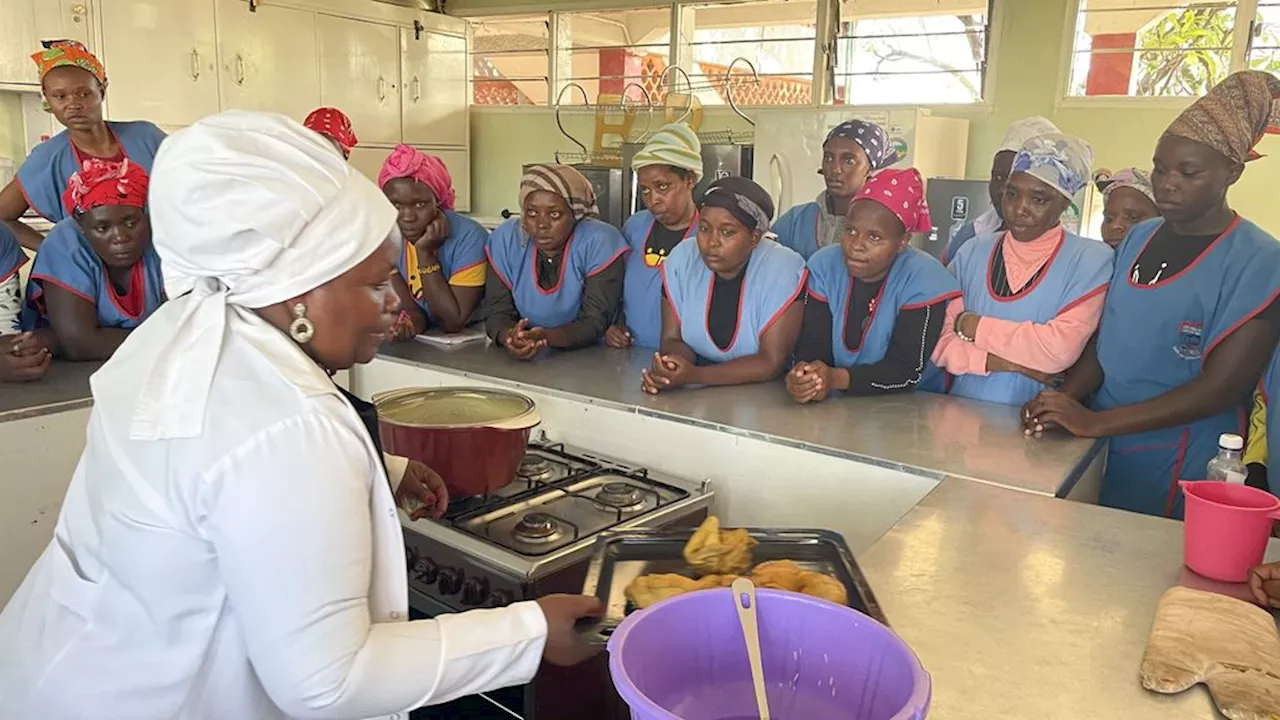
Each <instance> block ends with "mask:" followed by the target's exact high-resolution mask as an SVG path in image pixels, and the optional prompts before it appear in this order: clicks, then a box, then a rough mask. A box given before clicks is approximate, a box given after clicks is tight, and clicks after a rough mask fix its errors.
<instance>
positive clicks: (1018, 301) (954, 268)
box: [950, 231, 1115, 406]
mask: <svg viewBox="0 0 1280 720" xmlns="http://www.w3.org/2000/svg"><path fill="white" fill-rule="evenodd" d="M1005 235H1006V234H1005V233H1003V232H1001V233H994V234H991V235H984V236H981V237H976V238H974V239H973V240H970V241H969V242H967V243H965V245H964V246H963V247H961V248H960V251H959V252H958V253H956V258H955V259H954V260H952V261H951V272H953V273H954V274H955V276H956V277H957V278H958V279H959V280H960V289H961V290H962V291H963V292H964V306H965V309H966V310H972V311H973V312H976V313H978V314H979V315H983V316H990V317H993V318H1000V319H1002V320H1011V321H1013V322H1030V323H1047V322H1049V321H1050V320H1052V319H1054V318H1055V317H1057V316H1058V315H1060V314H1062V313H1063V312H1064V311H1066V310H1069V309H1071V308H1072V307H1074V306H1075V305H1077V304H1078V303H1079V302H1080V301H1081V300H1083V299H1084V298H1086V297H1087V296H1089V295H1091V294H1093V293H1094V292H1095V291H1098V290H1099V288H1104V287H1106V285H1107V282H1108V280H1110V278H1111V271H1112V264H1113V263H1114V262H1115V255H1114V254H1113V253H1112V252H1111V248H1110V247H1108V246H1107V244H1106V243H1103V242H1100V241H1098V240H1090V239H1088V238H1082V237H1080V236H1079V235H1074V234H1072V233H1069V232H1065V231H1064V233H1063V237H1062V240H1061V241H1060V242H1059V243H1058V248H1057V249H1056V250H1054V251H1053V254H1052V255H1050V256H1049V260H1048V261H1047V262H1048V267H1047V268H1046V269H1045V270H1044V271H1043V272H1042V273H1041V274H1040V277H1039V278H1038V279H1037V280H1032V281H1031V283H1030V284H1028V286H1027V287H1024V288H1022V289H1021V290H1019V291H1018V292H1017V293H1016V294H1015V295H1013V296H1012V297H1007V298H1002V297H997V296H996V294H995V291H994V290H993V289H992V287H991V270H992V265H993V263H994V262H995V259H996V255H995V251H996V247H997V244H998V243H1001V242H1017V241H1016V240H1012V239H1009V240H1006V239H1005ZM1045 389H1047V388H1046V387H1045V386H1044V385H1042V384H1040V383H1038V382H1036V381H1035V380H1032V379H1031V378H1029V377H1027V376H1025V375H1023V374H1021V373H1013V372H1001V373H991V374H990V375H974V374H969V375H958V376H955V378H954V380H953V382H952V384H951V390H950V392H951V394H953V395H959V396H961V397H967V398H973V399H975V400H985V401H987V402H994V403H1000V404H1002V405H1019V406H1020V405H1022V404H1024V403H1026V402H1027V401H1029V400H1031V399H1032V398H1034V397H1035V396H1036V395H1038V394H1039V393H1040V391H1042V390H1045Z"/></svg>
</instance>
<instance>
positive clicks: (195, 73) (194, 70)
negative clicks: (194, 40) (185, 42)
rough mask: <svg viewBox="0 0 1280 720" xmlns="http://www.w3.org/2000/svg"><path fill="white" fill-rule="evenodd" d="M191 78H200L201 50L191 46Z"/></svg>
mask: <svg viewBox="0 0 1280 720" xmlns="http://www.w3.org/2000/svg"><path fill="white" fill-rule="evenodd" d="M191 79H192V80H197V81H198V80H199V79H200V51H199V50H197V49H195V48H191Z"/></svg>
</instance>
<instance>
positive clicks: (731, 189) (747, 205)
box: [699, 175, 773, 233]
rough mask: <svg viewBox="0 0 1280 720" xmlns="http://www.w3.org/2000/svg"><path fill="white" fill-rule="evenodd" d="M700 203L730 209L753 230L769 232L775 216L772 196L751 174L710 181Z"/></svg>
mask: <svg viewBox="0 0 1280 720" xmlns="http://www.w3.org/2000/svg"><path fill="white" fill-rule="evenodd" d="M699 207H704V208H708V207H716V208H720V209H722V210H727V211H729V213H730V214H732V215H733V216H734V217H735V218H737V220H738V222H740V223H742V224H743V225H745V226H746V227H747V229H748V230H751V231H753V232H762V233H763V232H767V231H768V230H769V222H770V221H771V220H773V198H771V197H769V193H767V192H765V189H764V188H762V187H760V186H759V185H757V184H756V183H755V182H754V181H752V180H751V179H749V178H744V177H738V176H736V175H734V176H730V177H724V178H720V179H719V180H717V181H715V182H713V183H711V186H710V187H708V188H707V192H706V194H705V195H703V196H702V204H701V205H699Z"/></svg>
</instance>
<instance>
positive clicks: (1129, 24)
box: [1068, 0, 1280, 97]
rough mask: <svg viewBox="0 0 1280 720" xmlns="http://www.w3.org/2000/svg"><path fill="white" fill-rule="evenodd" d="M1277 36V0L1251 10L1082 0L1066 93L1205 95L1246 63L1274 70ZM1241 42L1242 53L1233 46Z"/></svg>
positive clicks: (1162, 1) (1158, 0)
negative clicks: (1242, 46) (1244, 49)
mask: <svg viewBox="0 0 1280 720" xmlns="http://www.w3.org/2000/svg"><path fill="white" fill-rule="evenodd" d="M1247 5H1248V6H1252V5H1253V3H1248V4H1247ZM1251 29H1252V32H1250V30H1251ZM1278 36H1280V2H1277V1H1276V0H1261V1H1260V2H1258V3H1257V9H1256V11H1246V10H1243V9H1241V6H1240V3H1237V2H1236V1H1235V0H1223V1H1219V2H1203V1H1200V0H1186V1H1184V2H1181V3H1173V2H1170V0H1080V8H1079V12H1078V13H1077V17H1076V33H1075V42H1074V47H1073V57H1072V62H1071V82H1070V87H1069V90H1068V94H1069V95H1071V96H1075V97H1092V96H1131V97H1195V96H1199V95H1203V94H1204V93H1205V91H1207V90H1208V89H1209V88H1210V87H1212V86H1213V85H1215V84H1216V83H1218V82H1220V81H1221V80H1222V79H1223V78H1225V77H1226V76H1227V75H1229V74H1231V73H1232V72H1234V71H1236V70H1242V69H1244V66H1245V64H1246V63H1247V64H1248V65H1250V66H1252V67H1255V68H1258V69H1263V70H1268V69H1269V70H1271V71H1272V72H1275V71H1276V70H1277V69H1280V39H1278ZM1246 42H1247V43H1248V48H1247V52H1236V49H1237V47H1238V45H1240V44H1244V43H1246Z"/></svg>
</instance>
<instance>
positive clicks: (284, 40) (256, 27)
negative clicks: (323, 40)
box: [139, 0, 320, 122]
mask: <svg viewBox="0 0 1280 720" xmlns="http://www.w3.org/2000/svg"><path fill="white" fill-rule="evenodd" d="M217 3H218V6H217V7H218V12H217V16H218V63H219V73H218V87H219V89H220V90H221V93H222V107H223V109H227V110H230V109H239V110H268V111H272V112H278V113H283V114H285V115H288V116H289V117H292V118H293V119H295V120H297V121H299V122H301V121H302V120H303V119H304V118H305V117H306V116H307V114H308V113H310V112H311V111H312V110H314V109H315V108H316V107H317V106H319V104H320V68H319V66H318V65H317V63H316V15H315V13H313V12H308V11H306V10H296V9H293V8H288V7H280V6H277V5H267V4H259V5H258V7H257V10H255V11H253V12H250V11H249V3H248V2H247V1H246V0H217ZM139 44H140V45H142V44H143V43H142V42H141V41H140V42H139Z"/></svg>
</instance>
